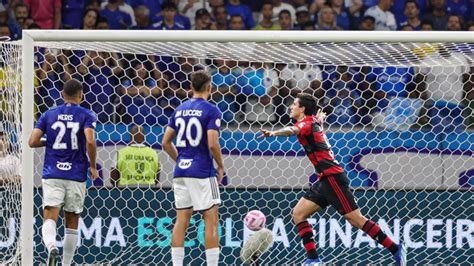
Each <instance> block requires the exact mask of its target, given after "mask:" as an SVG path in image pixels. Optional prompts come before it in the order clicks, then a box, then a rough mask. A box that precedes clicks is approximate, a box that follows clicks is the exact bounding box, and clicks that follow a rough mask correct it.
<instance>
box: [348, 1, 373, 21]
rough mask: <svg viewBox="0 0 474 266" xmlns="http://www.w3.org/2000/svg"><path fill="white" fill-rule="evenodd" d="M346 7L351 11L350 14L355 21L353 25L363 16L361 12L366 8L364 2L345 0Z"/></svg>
mask: <svg viewBox="0 0 474 266" xmlns="http://www.w3.org/2000/svg"><path fill="white" fill-rule="evenodd" d="M374 5H375V4H374ZM344 6H345V7H346V8H347V9H348V10H349V14H350V15H351V16H352V17H353V18H354V19H355V20H354V21H352V23H354V22H355V21H357V20H358V19H359V18H360V17H361V15H362V14H361V11H362V9H363V7H364V1H363V0H345V1H344ZM371 6H372V5H371Z"/></svg>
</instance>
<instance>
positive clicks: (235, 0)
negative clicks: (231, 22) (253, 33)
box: [225, 0, 255, 29]
mask: <svg viewBox="0 0 474 266" xmlns="http://www.w3.org/2000/svg"><path fill="white" fill-rule="evenodd" d="M225 8H226V9H227V12H228V13H229V15H230V16H231V17H232V16H233V15H240V16H241V17H242V19H243V20H244V23H245V29H252V28H253V27H255V21H254V20H253V15H252V10H251V9H250V7H248V6H247V5H245V4H242V3H241V2H240V0H229V2H228V3H227V4H226V6H225Z"/></svg>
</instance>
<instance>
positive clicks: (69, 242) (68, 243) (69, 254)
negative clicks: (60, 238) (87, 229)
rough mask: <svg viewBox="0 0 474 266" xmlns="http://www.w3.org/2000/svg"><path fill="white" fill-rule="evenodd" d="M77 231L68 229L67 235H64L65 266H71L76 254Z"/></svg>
mask: <svg viewBox="0 0 474 266" xmlns="http://www.w3.org/2000/svg"><path fill="white" fill-rule="evenodd" d="M78 237H79V236H78V232H77V229H70V228H66V234H65V235H64V246H63V266H69V265H71V263H72V259H73V258H74V253H76V246H77V238H78Z"/></svg>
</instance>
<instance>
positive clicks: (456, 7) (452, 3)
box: [446, 0, 474, 18]
mask: <svg viewBox="0 0 474 266" xmlns="http://www.w3.org/2000/svg"><path fill="white" fill-rule="evenodd" d="M473 4H474V3H473V2H472V1H469V0H448V1H447V4H446V11H447V12H448V13H449V14H452V15H458V16H460V17H461V18H466V17H467V16H468V13H469V9H472V8H473V7H472V5H473ZM471 12H472V11H471Z"/></svg>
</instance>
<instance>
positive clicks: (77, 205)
mask: <svg viewBox="0 0 474 266" xmlns="http://www.w3.org/2000/svg"><path fill="white" fill-rule="evenodd" d="M63 182H64V186H65V187H66V197H65V200H64V216H65V220H66V221H65V227H66V228H65V230H64V232H65V234H64V243H63V265H64V266H69V265H71V264H72V261H73V258H74V254H75V253H76V247H77V239H78V238H79V232H78V227H79V218H80V217H81V213H82V211H83V209H84V200H85V198H86V184H85V182H83V183H79V182H75V181H67V180H63Z"/></svg>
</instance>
